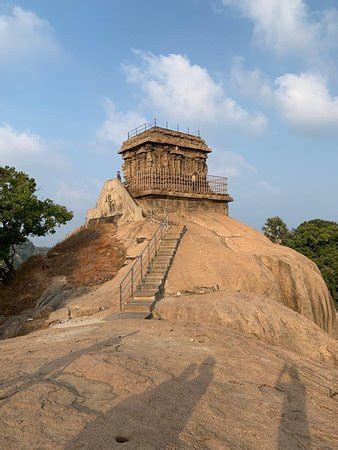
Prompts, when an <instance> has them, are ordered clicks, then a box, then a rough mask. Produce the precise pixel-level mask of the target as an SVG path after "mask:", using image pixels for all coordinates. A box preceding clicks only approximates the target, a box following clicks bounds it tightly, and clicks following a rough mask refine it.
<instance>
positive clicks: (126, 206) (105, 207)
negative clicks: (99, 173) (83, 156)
mask: <svg viewBox="0 0 338 450" xmlns="http://www.w3.org/2000/svg"><path fill="white" fill-rule="evenodd" d="M142 217H143V213H142V208H141V207H140V206H138V205H137V204H136V203H135V200H134V199H133V197H132V196H131V195H130V194H129V192H128V191H127V189H126V188H125V187H124V186H123V184H122V183H121V181H119V180H118V179H117V178H114V179H112V180H108V181H105V183H104V185H103V187H102V189H101V192H100V195H99V198H98V200H97V203H96V206H95V208H92V209H89V210H88V212H87V218H86V221H87V222H89V221H90V220H93V219H104V218H111V219H112V221H113V223H115V224H116V225H123V224H125V223H129V222H132V221H137V220H141V219H142Z"/></svg>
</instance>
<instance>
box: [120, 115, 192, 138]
mask: <svg viewBox="0 0 338 450" xmlns="http://www.w3.org/2000/svg"><path fill="white" fill-rule="evenodd" d="M155 127H159V124H158V123H157V120H156V118H155V119H154V122H153V123H143V124H142V125H139V126H138V127H136V128H134V129H133V130H130V131H128V139H130V138H131V137H134V136H137V135H138V134H140V133H143V132H144V131H147V130H150V129H152V128H155ZM160 128H165V129H166V130H172V131H180V132H181V133H187V134H191V135H193V136H198V137H200V130H196V131H190V128H189V127H187V131H183V129H180V125H179V124H177V125H176V129H175V130H174V129H173V128H169V126H168V122H166V123H165V126H164V127H160Z"/></svg>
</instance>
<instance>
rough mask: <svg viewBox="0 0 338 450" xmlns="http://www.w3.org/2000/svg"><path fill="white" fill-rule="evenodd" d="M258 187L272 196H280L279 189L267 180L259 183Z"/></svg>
mask: <svg viewBox="0 0 338 450" xmlns="http://www.w3.org/2000/svg"><path fill="white" fill-rule="evenodd" d="M257 186H258V187H259V188H261V189H263V190H264V191H266V192H268V193H270V194H278V193H279V192H280V189H279V188H277V187H275V186H272V184H270V183H269V182H268V181H266V180H261V181H258V183H257Z"/></svg>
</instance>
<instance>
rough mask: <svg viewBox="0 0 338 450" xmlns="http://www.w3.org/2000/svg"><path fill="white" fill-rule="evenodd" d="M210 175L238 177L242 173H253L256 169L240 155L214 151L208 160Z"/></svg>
mask: <svg viewBox="0 0 338 450" xmlns="http://www.w3.org/2000/svg"><path fill="white" fill-rule="evenodd" d="M208 166H209V168H210V173H211V174H212V175H220V176H226V177H238V176H240V175H242V174H244V173H255V172H256V169H255V168H254V167H253V166H252V165H251V164H249V163H248V162H247V161H246V160H245V158H244V157H243V156H242V155H239V154H237V153H233V152H230V151H222V152H221V151H217V150H216V151H215V153H214V154H213V155H212V158H211V159H210V160H208Z"/></svg>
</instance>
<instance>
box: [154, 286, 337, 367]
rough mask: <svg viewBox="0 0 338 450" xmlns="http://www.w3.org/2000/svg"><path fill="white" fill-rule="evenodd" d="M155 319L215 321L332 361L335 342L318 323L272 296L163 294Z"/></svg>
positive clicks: (281, 346)
mask: <svg viewBox="0 0 338 450" xmlns="http://www.w3.org/2000/svg"><path fill="white" fill-rule="evenodd" d="M153 315H154V317H155V318H157V319H161V320H169V321H172V322H181V323H198V324H200V323H204V324H206V325H209V326H213V325H217V326H223V327H224V328H228V329H231V330H233V331H236V332H239V333H242V334H244V335H246V336H250V337H251V338H254V339H258V340H260V341H263V342H266V343H269V344H273V345H275V346H277V347H280V348H284V349H286V350H291V351H292V352H294V353H296V354H297V355H303V356H305V357H307V358H310V359H313V360H315V361H318V362H323V363H327V364H333V365H334V364H335V363H336V355H337V342H336V341H335V340H334V339H333V338H332V337H330V336H328V334H327V333H325V332H324V331H323V330H322V329H321V328H319V327H318V325H316V324H314V323H313V322H312V321H311V320H308V319H306V318H304V317H303V316H301V315H300V314H297V313H296V312H294V311H291V310H290V309H289V308H287V307H285V306H284V305H283V304H281V303H279V302H276V301H274V300H273V299H272V298H269V297H263V296H259V295H257V294H248V293H235V294H230V293H226V292H221V291H216V292H212V293H208V294H202V295H201V294H191V295H184V296H176V297H166V298H164V299H162V300H161V301H160V302H158V303H157V304H156V307H155V310H154V311H153Z"/></svg>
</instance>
